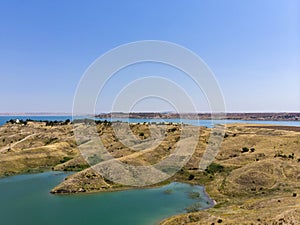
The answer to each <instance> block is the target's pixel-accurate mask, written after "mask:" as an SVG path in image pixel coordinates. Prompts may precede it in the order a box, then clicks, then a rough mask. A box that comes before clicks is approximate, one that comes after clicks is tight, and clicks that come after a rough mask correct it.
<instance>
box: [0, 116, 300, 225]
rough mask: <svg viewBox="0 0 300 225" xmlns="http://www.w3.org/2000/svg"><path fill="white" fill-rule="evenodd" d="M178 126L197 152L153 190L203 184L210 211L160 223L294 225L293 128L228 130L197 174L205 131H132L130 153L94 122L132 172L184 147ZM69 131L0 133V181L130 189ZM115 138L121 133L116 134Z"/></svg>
mask: <svg viewBox="0 0 300 225" xmlns="http://www.w3.org/2000/svg"><path fill="white" fill-rule="evenodd" d="M76 126H82V124H80V123H79V124H77V125H76ZM76 126H75V129H76ZM151 126H156V128H157V130H158V131H161V134H163V137H164V138H163V139H162V141H161V142H160V143H159V144H158V145H157V146H156V147H155V148H147V147H145V146H147V142H148V141H151V140H152V141H153V140H154V139H155V136H154V137H151V132H150V131H151ZM182 126H185V128H188V130H189V132H190V134H191V135H192V134H193V133H195V132H196V131H199V129H200V136H199V139H198V144H197V147H196V150H195V152H194V154H193V156H192V158H191V159H190V160H189V161H188V163H187V164H186V166H184V168H182V169H181V170H179V171H178V172H177V173H176V174H175V175H174V176H172V177H171V178H169V179H168V180H166V181H164V182H163V183H160V184H158V185H162V184H165V183H167V182H172V181H181V182H187V183H192V184H201V185H204V186H205V187H206V191H207V193H208V194H209V195H210V197H211V198H212V199H214V200H215V201H216V205H215V206H214V207H213V208H210V209H207V210H205V211H199V212H192V213H187V214H183V215H178V216H174V217H172V218H168V219H166V220H165V221H162V222H161V224H163V225H178V224H191V225H194V224H210V225H211V224H297V223H298V222H299V221H300V218H299V215H300V197H299V196H300V187H299V182H300V132H299V129H298V128H297V127H294V128H292V127H281V126H271V125H270V126H269V125H268V126H263V125H255V124H253V125H250V124H247V125H246V124H232V125H227V127H226V131H225V134H224V139H223V142H222V145H221V148H220V150H219V152H218V154H217V156H216V158H215V160H214V162H213V163H212V164H211V165H210V166H208V168H207V169H206V170H205V171H199V170H198V166H199V162H200V160H201V157H202V156H203V153H204V151H205V149H206V147H207V146H208V144H213V143H210V142H211V141H212V140H211V139H209V136H210V135H211V134H210V133H211V130H210V129H209V128H204V127H201V128H200V127H194V126H190V125H180V124H166V125H150V124H147V123H144V124H131V125H130V128H131V131H132V133H133V134H134V135H135V136H136V137H137V139H138V140H139V141H138V142H136V143H134V144H133V146H134V147H145V149H144V150H142V151H136V150H133V149H132V148H129V147H127V145H126V143H125V142H124V141H122V142H121V141H120V140H119V139H118V137H116V135H115V133H114V129H113V126H112V124H111V123H109V122H105V123H104V122H101V123H98V124H97V131H98V133H99V137H100V138H101V140H102V143H103V144H104V145H105V147H106V149H107V150H108V151H109V152H110V154H111V155H113V156H114V157H115V158H117V159H118V160H120V161H122V162H124V163H126V164H132V165H151V164H155V163H157V162H159V161H160V160H162V159H164V158H165V157H167V156H168V155H169V154H172V152H173V151H175V149H176V146H177V145H180V144H182V145H183V146H188V145H189V139H188V136H185V137H184V138H180V134H181V131H182V128H183V127H182ZM73 128H74V127H73V125H72V124H70V123H61V124H59V123H58V124H50V123H48V124H47V123H45V122H28V123H26V125H25V124H12V123H8V124H5V125H4V126H2V127H0V176H9V175H14V174H20V173H26V172H35V171H43V170H49V169H53V170H64V171H78V172H77V173H74V174H73V175H70V176H69V177H67V178H66V180H65V181H63V182H62V183H61V184H59V185H58V186H57V187H54V188H53V190H52V193H82V192H97V191H115V190H123V189H129V188H132V187H128V186H124V185H120V184H115V183H113V182H111V181H109V180H107V179H106V178H104V177H102V176H101V175H100V174H98V173H96V172H95V171H94V170H92V169H91V168H89V165H88V164H87V163H86V162H85V160H84V159H83V158H82V156H81V154H80V152H79V150H78V146H77V144H76V142H75V139H74V130H73ZM120 132H121V134H122V130H121V131H120ZM123 133H126V132H125V131H124V132H123ZM125 141H126V140H125ZM80 144H88V142H84V141H83V142H82V143H80Z"/></svg>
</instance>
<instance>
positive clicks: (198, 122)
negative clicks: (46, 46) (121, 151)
mask: <svg viewBox="0 0 300 225" xmlns="http://www.w3.org/2000/svg"><path fill="white" fill-rule="evenodd" d="M80 118H83V117H80ZM10 119H22V120H26V119H32V120H50V121H54V120H58V121H61V120H63V121H64V120H66V119H70V120H71V119H72V116H0V126H1V125H3V124H5V123H6V122H7V121H8V120H10ZM97 119H98V120H105V119H101V118H97ZM106 120H110V121H117V120H118V121H123V122H130V123H143V122H173V123H181V122H182V123H185V124H191V125H195V126H206V127H212V126H213V125H214V124H226V123H228V124H229V123H252V124H254V123H255V124H275V125H284V126H300V121H262V120H215V121H212V120H189V119H132V118H131V119H128V118H113V119H106Z"/></svg>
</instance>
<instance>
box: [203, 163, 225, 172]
mask: <svg viewBox="0 0 300 225" xmlns="http://www.w3.org/2000/svg"><path fill="white" fill-rule="evenodd" d="M223 171H224V166H222V165H220V164H217V163H212V164H210V165H209V166H208V167H207V168H206V169H205V172H207V173H210V174H215V173H220V172H223Z"/></svg>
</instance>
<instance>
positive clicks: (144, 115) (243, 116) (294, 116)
mask: <svg viewBox="0 0 300 225" xmlns="http://www.w3.org/2000/svg"><path fill="white" fill-rule="evenodd" d="M0 116H32V117H34V116H72V113H48V112H44V113H43V112H40V113H0ZM78 116H86V117H95V118H104V119H105V118H132V119H179V118H180V119H190V120H193V119H194V120H211V119H218V120H245V121H254V120H257V121H300V112H244V113H236V112H235V113H232V112H229V113H222V114H221V113H220V114H213V117H212V114H211V113H182V114H178V113H174V112H166V113H162V112H132V113H129V114H128V113H124V112H112V113H100V114H97V115H90V114H82V115H78Z"/></svg>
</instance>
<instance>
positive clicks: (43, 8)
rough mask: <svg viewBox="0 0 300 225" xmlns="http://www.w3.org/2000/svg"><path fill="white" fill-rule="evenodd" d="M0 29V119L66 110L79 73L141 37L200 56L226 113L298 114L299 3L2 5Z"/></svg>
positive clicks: (8, 0)
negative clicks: (12, 114) (10, 114)
mask: <svg viewBox="0 0 300 225" xmlns="http://www.w3.org/2000/svg"><path fill="white" fill-rule="evenodd" d="M0 27H1V30H0V79H1V84H2V85H1V88H0V101H1V105H0V106H1V107H0V112H71V111H72V104H73V96H74V94H75V91H76V87H77V85H78V82H79V81H80V78H81V77H82V75H83V73H84V71H85V70H86V69H87V67H88V66H89V65H90V64H91V63H92V62H93V61H94V60H95V59H96V58H98V57H99V56H100V55H102V54H104V53H105V52H106V51H109V50H110V49H112V48H115V47H117V46H119V45H121V44H125V43H128V42H132V41H139V40H164V41H170V42H174V43H177V44H179V45H182V46H185V47H187V48H189V49H190V50H192V51H193V52H195V53H196V54H198V55H199V56H200V57H201V58H202V59H203V60H204V61H205V62H206V63H207V64H208V66H209V67H210V68H211V69H212V70H213V72H214V73H215V76H216V78H217V80H218V82H219V85H220V87H221V89H222V91H223V94H224V98H225V103H226V107H227V111H300V63H299V62H300V1H296V0H294V1H293V0H264V1H261V0H251V1H250V0H245V1H239V0H211V1H204V0H195V1H179V0H178V1H176V0H175V1H174V0H172V1H169V0H166V1H159V0H157V1H156V0H152V1H138V0H136V1H130V0H129V1H108V0H107V1H74V0H72V1H71V0H69V1H67V0H53V1H45V0H36V1H32V0H27V1H15V0H3V1H0ZM166 76H169V77H170V78H172V79H174V80H175V81H176V79H177V78H176V76H175V75H174V74H167V75H166ZM178 77H179V76H178ZM111 85H112V86H111V88H112V89H113V88H114V86H113V84H111ZM184 85H186V86H188V82H186V83H185V82H183V86H184ZM115 88H117V87H115ZM112 94H113V92H109V91H108V92H107V95H106V96H104V98H108V99H110V98H112V97H113V96H112ZM201 98H202V97H201V96H200V97H199V99H201ZM106 102H107V101H106ZM199 102H200V103H199V109H201V104H202V102H203V101H202V100H199ZM106 104H108V103H105V101H104V104H103V105H102V106H99V107H98V108H97V110H98V111H107V110H109V107H108V105H106ZM147 104H148V105H149V104H151V103H147ZM153 104H155V107H154V109H155V110H157V108H159V107H158V106H157V104H159V103H157V102H155V103H153ZM204 108H205V107H204ZM142 109H143V108H140V109H139V110H142ZM145 110H150V108H145ZM161 110H168V108H167V107H166V106H163V105H162V108H161Z"/></svg>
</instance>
